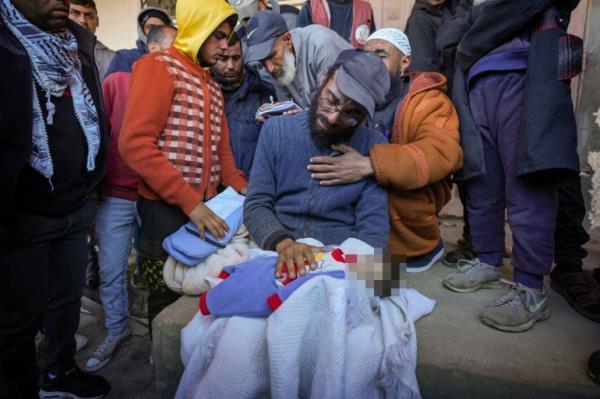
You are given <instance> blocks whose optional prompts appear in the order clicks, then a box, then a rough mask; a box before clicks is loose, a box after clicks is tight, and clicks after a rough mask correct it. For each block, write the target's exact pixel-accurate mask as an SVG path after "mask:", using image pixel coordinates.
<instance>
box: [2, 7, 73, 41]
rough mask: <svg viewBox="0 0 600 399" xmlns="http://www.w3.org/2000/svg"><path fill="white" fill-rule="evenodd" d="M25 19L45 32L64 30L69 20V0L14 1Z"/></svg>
mask: <svg viewBox="0 0 600 399" xmlns="http://www.w3.org/2000/svg"><path fill="white" fill-rule="evenodd" d="M13 4H14V5H15V7H16V8H17V10H19V11H20V12H21V14H23V16H24V17H25V18H27V20H28V21H29V22H31V23H32V24H34V25H35V26H37V27H38V28H40V29H41V30H43V31H45V32H50V33H55V32H60V31H62V30H64V29H65V28H66V27H67V21H68V20H69V0H13Z"/></svg>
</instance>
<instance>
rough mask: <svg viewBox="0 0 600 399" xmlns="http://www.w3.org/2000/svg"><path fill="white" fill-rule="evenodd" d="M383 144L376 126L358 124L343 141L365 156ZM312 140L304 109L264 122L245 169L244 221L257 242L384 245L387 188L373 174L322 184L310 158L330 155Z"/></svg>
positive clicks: (268, 244)
mask: <svg viewBox="0 0 600 399" xmlns="http://www.w3.org/2000/svg"><path fill="white" fill-rule="evenodd" d="M380 143H387V140H386V138H385V137H384V136H383V135H382V134H381V133H380V132H377V131H375V130H372V129H369V128H366V127H364V126H359V127H357V128H356V130H355V131H354V134H353V135H352V136H351V137H350V138H349V139H347V140H346V141H345V144H347V145H349V146H351V147H353V148H355V149H356V150H357V151H358V152H359V153H361V154H362V155H368V154H369V150H370V148H371V147H372V146H373V145H374V144H380ZM331 152H332V150H331V148H326V147H323V146H321V145H319V144H317V143H316V142H315V141H313V139H312V136H311V133H310V126H309V114H308V111H304V112H301V113H298V114H296V115H291V116H280V117H274V118H270V119H269V120H267V122H265V124H264V125H263V128H262V130H261V133H260V137H259V139H258V146H257V149H256V155H255V158H254V164H253V166H252V172H251V173H250V181H249V185H248V195H247V196H246V201H245V203H244V224H245V225H246V227H247V228H248V231H249V232H250V235H251V236H252V237H253V238H254V240H255V241H256V243H257V244H258V245H259V246H260V247H261V248H264V249H273V245H274V243H275V242H276V241H277V240H278V239H280V238H281V237H283V236H288V237H289V236H292V237H293V238H295V239H299V238H303V237H312V238H314V239H316V240H319V241H321V242H328V243H331V244H334V245H338V244H340V243H341V242H343V241H344V240H345V239H347V238H349V237H354V238H358V239H359V240H362V241H364V242H366V243H368V244H369V245H371V246H373V247H375V248H386V247H387V244H388V234H389V217H388V211H387V192H386V190H385V189H384V188H383V187H381V186H379V185H378V184H377V182H376V181H375V180H374V179H364V180H361V181H358V182H356V183H352V184H344V185H337V186H322V185H320V184H319V182H318V181H317V180H314V179H312V178H311V173H310V172H309V171H308V169H307V166H308V164H309V163H310V158H311V157H314V156H319V155H329V154H331Z"/></svg>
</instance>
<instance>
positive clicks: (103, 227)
mask: <svg viewBox="0 0 600 399" xmlns="http://www.w3.org/2000/svg"><path fill="white" fill-rule="evenodd" d="M136 226H137V222H136V209H135V201H128V200H126V199H121V198H117V197H106V198H105V199H104V200H102V201H100V203H99V204H98V214H97V215H96V241H97V243H98V247H99V248H100V250H99V253H98V262H99V272H100V287H99V289H98V291H99V294H100V299H101V301H102V307H103V308H104V326H105V327H106V330H107V332H108V333H109V334H110V335H118V334H121V333H122V332H123V331H125V329H126V328H127V321H128V317H129V306H128V300H127V266H128V258H129V253H130V252H131V240H132V238H133V235H134V232H135V230H136Z"/></svg>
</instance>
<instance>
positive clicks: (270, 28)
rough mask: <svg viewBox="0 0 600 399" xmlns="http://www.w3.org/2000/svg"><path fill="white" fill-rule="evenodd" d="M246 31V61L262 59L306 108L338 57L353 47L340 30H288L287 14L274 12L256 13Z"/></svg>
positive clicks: (317, 26) (274, 75)
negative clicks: (341, 34) (285, 16)
mask: <svg viewBox="0 0 600 399" xmlns="http://www.w3.org/2000/svg"><path fill="white" fill-rule="evenodd" d="M246 31H247V33H246V39H247V40H248V52H247V54H246V63H247V64H252V63H256V62H262V64H263V66H264V67H265V69H266V70H267V71H268V72H269V74H270V75H271V76H272V77H273V79H274V80H275V82H276V83H277V84H278V85H280V86H282V87H283V88H285V89H287V91H289V93H290V95H291V97H292V99H293V100H294V102H296V104H298V105H299V106H301V107H302V108H308V107H309V106H310V101H311V95H312V93H313V92H314V91H315V90H316V89H317V88H318V87H319V82H320V80H321V77H322V76H323V74H324V73H325V72H326V71H327V69H329V68H330V67H331V66H332V65H333V64H334V62H335V60H336V58H337V56H338V55H339V54H340V53H341V52H342V51H344V50H346V49H350V48H352V47H351V46H350V44H349V43H348V42H346V41H345V40H344V39H343V38H342V37H341V36H339V35H338V34H337V33H335V32H334V31H332V30H330V29H328V28H325V27H323V26H320V25H309V26H306V27H304V28H296V29H292V30H290V31H288V28H287V25H286V23H285V20H284V19H283V17H282V16H281V15H280V14H278V13H276V12H273V11H264V12H260V13H258V14H256V15H255V16H254V17H252V18H251V19H250V21H249V22H248V27H247V30H246Z"/></svg>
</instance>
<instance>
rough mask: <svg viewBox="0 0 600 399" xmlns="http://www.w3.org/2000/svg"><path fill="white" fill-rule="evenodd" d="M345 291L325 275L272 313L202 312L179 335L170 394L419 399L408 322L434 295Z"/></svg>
mask: <svg viewBox="0 0 600 399" xmlns="http://www.w3.org/2000/svg"><path fill="white" fill-rule="evenodd" d="M351 292H352V291H351V290H346V282H345V281H344V280H340V279H334V278H331V277H327V276H323V277H319V278H314V279H312V280H310V281H308V282H307V283H305V284H304V285H302V286H301V287H299V288H298V289H297V290H296V292H294V294H293V295H292V296H291V297H290V298H288V300H287V301H285V302H284V303H283V305H282V306H281V307H280V308H279V309H278V310H277V311H276V312H275V313H273V315H271V316H270V317H269V318H268V319H263V318H255V319H253V318H244V317H229V318H215V317H212V316H202V315H201V314H200V313H198V314H197V315H196V316H195V317H194V319H192V321H191V322H190V323H189V324H188V325H187V326H186V327H185V328H184V329H183V331H182V336H181V338H182V339H181V356H182V361H183V363H184V365H185V367H186V368H185V372H184V375H183V377H182V379H181V382H180V385H179V389H178V391H177V395H176V398H228V399H230V398H232V399H233V398H275V399H277V398H281V399H288V398H297V397H301V398H319V399H320V398H357V399H358V398H360V399H362V398H393V399H399V398H407V399H414V398H420V393H419V388H418V384H417V379H416V375H415V368H416V359H417V341H416V339H417V337H416V332H415V327H414V322H415V321H416V320H417V319H418V318H419V317H422V316H423V315H426V314H429V313H430V312H431V311H433V308H434V306H435V301H433V300H431V299H428V298H426V297H424V296H423V295H421V294H419V293H418V292H417V291H414V290H410V289H409V290H407V289H402V290H401V295H400V296H399V297H392V298H386V299H383V300H381V299H378V298H367V297H365V296H357V295H354V294H351ZM241 295H243V293H241Z"/></svg>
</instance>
